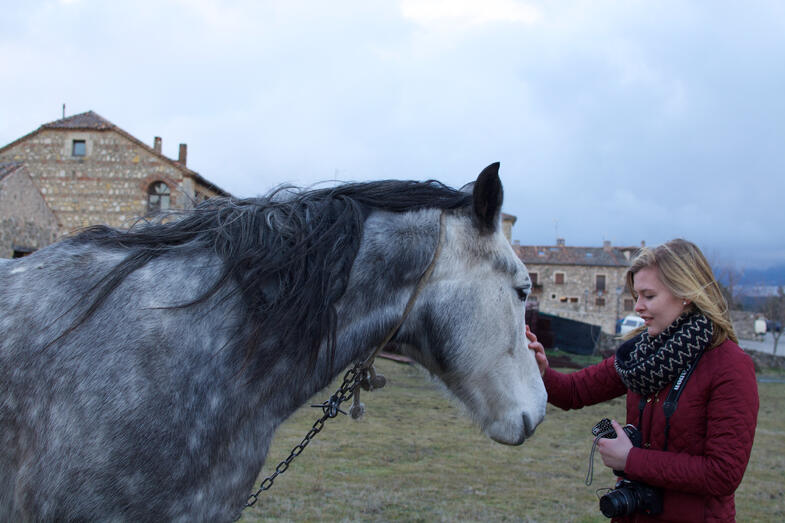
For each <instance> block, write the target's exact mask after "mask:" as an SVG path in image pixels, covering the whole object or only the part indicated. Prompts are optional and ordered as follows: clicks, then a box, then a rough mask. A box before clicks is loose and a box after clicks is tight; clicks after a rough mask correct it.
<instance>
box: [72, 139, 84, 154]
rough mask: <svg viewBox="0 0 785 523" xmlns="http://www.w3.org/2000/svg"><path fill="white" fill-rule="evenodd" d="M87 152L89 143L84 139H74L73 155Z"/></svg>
mask: <svg viewBox="0 0 785 523" xmlns="http://www.w3.org/2000/svg"><path fill="white" fill-rule="evenodd" d="M86 154H87V144H86V143H85V141H84V140H74V143H73V145H72V146H71V156H85V155H86Z"/></svg>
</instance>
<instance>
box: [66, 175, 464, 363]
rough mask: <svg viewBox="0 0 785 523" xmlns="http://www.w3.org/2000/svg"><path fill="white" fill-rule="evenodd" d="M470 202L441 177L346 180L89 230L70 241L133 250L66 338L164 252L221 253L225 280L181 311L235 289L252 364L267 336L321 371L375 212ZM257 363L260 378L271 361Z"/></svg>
mask: <svg viewBox="0 0 785 523" xmlns="http://www.w3.org/2000/svg"><path fill="white" fill-rule="evenodd" d="M471 201H472V196H471V194H470V193H466V192H462V191H459V190H456V189H452V188H450V187H447V186H445V185H443V184H441V183H439V182H436V181H433V180H429V181H426V182H415V181H397V180H385V181H375V182H367V183H347V184H342V185H337V186H335V187H329V188H323V189H315V190H303V189H297V188H294V187H291V186H285V187H279V188H277V189H275V190H273V191H272V192H271V193H269V194H268V195H266V196H263V197H259V198H249V199H234V198H212V199H209V200H207V201H205V202H202V203H201V204H200V205H198V206H197V207H195V208H194V209H190V210H186V211H178V212H177V213H176V214H177V215H178V217H177V219H175V220H166V219H164V220H157V221H155V222H141V223H140V224H138V225H136V226H134V227H132V228H131V229H130V230H127V231H122V230H117V229H113V228H110V227H107V226H93V227H89V228H87V229H85V230H83V231H82V232H81V233H79V234H78V235H77V236H75V237H74V238H73V239H72V241H74V242H77V243H93V244H98V245H102V246H107V247H113V248H119V249H125V250H127V251H128V255H127V257H126V258H125V259H124V261H122V262H121V263H119V264H118V265H117V266H116V267H115V268H114V269H113V270H112V271H111V272H110V273H109V274H108V275H107V276H105V277H104V278H103V279H102V280H101V281H100V282H99V283H98V284H97V285H96V286H95V287H94V291H95V294H94V297H93V301H92V303H91V305H90V306H89V307H88V308H87V310H86V311H85V312H84V313H83V314H82V316H81V319H79V320H78V321H77V322H76V323H75V324H74V325H73V326H72V327H71V328H70V329H68V330H67V331H66V332H65V333H63V335H65V334H67V333H68V332H70V331H71V330H73V329H74V328H76V326H78V325H79V324H80V323H81V322H82V321H84V320H85V319H86V318H88V317H89V316H90V315H91V314H92V313H93V312H94V311H95V310H96V309H97V308H98V307H99V306H100V304H101V303H102V302H103V301H104V300H105V299H106V297H107V296H108V295H109V294H110V293H111V292H112V291H113V290H114V289H115V288H116V287H117V286H118V285H119V284H120V283H121V282H122V281H123V279H125V278H126V277H127V276H128V275H129V274H131V273H132V272H133V271H135V270H137V269H138V268H140V267H142V266H144V265H145V264H146V263H148V262H149V261H150V260H152V259H154V258H157V257H159V256H162V255H164V254H172V255H175V256H177V255H183V256H187V255H188V254H196V255H198V254H200V253H213V254H214V255H216V256H217V257H218V258H219V259H220V260H221V261H222V270H221V273H220V276H219V277H218V278H217V279H216V280H215V282H214V283H213V284H212V286H210V287H209V288H207V289H206V290H205V292H204V293H202V294H201V295H200V296H198V297H197V298H196V299H194V300H193V301H191V302H189V303H185V304H179V305H177V307H188V306H192V305H196V304H198V303H202V302H204V301H205V300H207V299H209V298H210V297H212V296H214V295H216V293H218V292H219V291H221V290H222V289H234V290H233V291H232V292H233V293H237V294H239V295H240V298H241V302H242V304H243V308H244V312H243V314H244V318H243V320H244V321H242V322H240V325H245V326H250V328H248V327H246V328H245V329H246V330H245V331H244V334H243V345H244V346H245V349H246V351H245V356H244V360H247V358H248V357H249V356H251V355H252V354H254V353H256V352H257V349H258V348H259V346H260V343H261V341H262V340H263V339H265V338H263V334H267V335H268V336H269V334H270V333H272V332H276V333H277V336H276V337H275V339H274V340H272V343H273V344H274V347H275V350H273V351H261V352H263V353H264V352H267V353H271V352H278V351H281V352H285V353H287V354H290V355H292V354H293V353H294V354H296V356H297V359H298V360H303V359H308V360H309V361H310V363H311V364H313V363H315V361H316V358H317V356H318V348H319V346H320V343H321V341H322V340H323V339H324V338H325V337H326V338H327V340H328V343H327V345H328V350H329V353H328V357H329V358H330V359H329V362H330V365H331V364H332V357H333V353H334V349H335V334H336V333H335V325H336V310H335V304H336V302H337V301H338V299H339V298H340V297H341V296H342V295H343V293H344V291H345V290H346V286H347V282H348V279H349V271H350V269H351V267H352V263H353V261H354V258H355V256H356V254H357V251H358V249H359V245H360V240H361V237H362V228H363V224H364V222H365V219H366V218H367V216H368V215H369V214H370V212H372V211H374V210H384V211H392V212H405V211H413V210H420V209H426V208H436V209H455V208H465V207H468V206H470V205H471ZM227 296H228V295H224V297H227ZM261 358H262V359H264V360H267V358H266V357H264V356H261ZM256 360H257V361H255V362H254V365H253V367H254V371H253V374H257V373H259V372H263V369H264V368H265V366H266V364H268V363H269V361H258V358H256Z"/></svg>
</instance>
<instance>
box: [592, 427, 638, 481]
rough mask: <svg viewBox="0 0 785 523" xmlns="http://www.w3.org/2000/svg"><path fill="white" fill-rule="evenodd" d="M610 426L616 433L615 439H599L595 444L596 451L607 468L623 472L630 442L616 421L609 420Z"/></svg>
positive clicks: (630, 446)
mask: <svg viewBox="0 0 785 523" xmlns="http://www.w3.org/2000/svg"><path fill="white" fill-rule="evenodd" d="M611 425H612V426H613V429H614V430H615V431H616V438H615V439H609V438H600V441H598V442H597V450H599V451H600V456H602V462H603V463H605V465H606V466H607V467H610V468H612V469H613V470H620V471H623V470H624V466H625V465H626V464H627V455H628V454H629V453H630V449H631V448H632V442H631V441H630V438H628V437H627V433H626V432H624V430H622V428H621V425H619V424H618V423H617V422H616V420H611Z"/></svg>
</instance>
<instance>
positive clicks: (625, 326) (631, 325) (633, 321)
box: [619, 314, 645, 336]
mask: <svg viewBox="0 0 785 523" xmlns="http://www.w3.org/2000/svg"><path fill="white" fill-rule="evenodd" d="M644 323H645V322H644V321H643V318H641V317H640V316H637V315H635V314H630V315H629V316H625V317H624V320H623V321H622V322H621V328H620V330H619V334H621V335H622V336H623V335H625V334H627V333H628V332H630V331H634V330H635V329H637V328H638V327H642V326H643V324H644Z"/></svg>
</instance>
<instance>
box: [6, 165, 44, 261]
mask: <svg viewBox="0 0 785 523" xmlns="http://www.w3.org/2000/svg"><path fill="white" fill-rule="evenodd" d="M3 165H4V166H5V169H4V171H5V173H6V174H5V176H3V177H0V258H11V257H12V256H13V255H14V252H15V251H20V252H28V251H33V250H37V249H40V248H42V247H45V246H47V245H49V244H50V243H52V242H54V241H55V239H56V238H57V231H58V225H57V220H56V218H55V216H54V214H53V213H52V211H50V210H49V208H48V207H47V205H46V203H45V202H44V199H43V197H42V196H41V194H40V193H39V192H38V189H37V188H36V186H35V184H34V183H33V182H32V180H31V179H30V176H28V174H27V171H26V169H25V167H24V166H23V165H20V164H13V165H10V164H0V166H3Z"/></svg>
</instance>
